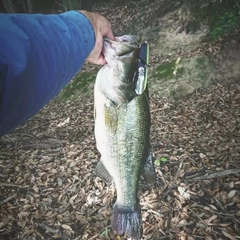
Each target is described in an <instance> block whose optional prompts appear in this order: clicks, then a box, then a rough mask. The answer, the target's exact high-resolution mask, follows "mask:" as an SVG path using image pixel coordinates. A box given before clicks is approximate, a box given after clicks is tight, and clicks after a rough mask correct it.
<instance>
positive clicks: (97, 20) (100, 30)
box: [80, 10, 115, 65]
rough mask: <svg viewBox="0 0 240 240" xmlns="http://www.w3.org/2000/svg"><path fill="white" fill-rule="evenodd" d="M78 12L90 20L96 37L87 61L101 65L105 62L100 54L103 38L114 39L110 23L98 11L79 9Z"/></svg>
mask: <svg viewBox="0 0 240 240" xmlns="http://www.w3.org/2000/svg"><path fill="white" fill-rule="evenodd" d="M80 12H81V13H82V14H84V15H85V16H86V17H87V18H88V19H89V21H90V22H91V24H92V26H93V29H94V32H95V38H96V42H95V46H94V48H93V50H92V52H91V53H90V54H89V56H88V58H87V61H88V62H91V63H95V64H101V65H103V64H105V63H106V60H105V57H104V55H103V54H102V49H103V38H104V37H108V38H110V39H112V40H114V39H115V37H114V34H113V32H112V28H111V23H110V22H109V21H108V20H107V19H106V18H105V17H104V16H102V15H100V14H98V13H92V12H88V11H84V10H81V11H80Z"/></svg>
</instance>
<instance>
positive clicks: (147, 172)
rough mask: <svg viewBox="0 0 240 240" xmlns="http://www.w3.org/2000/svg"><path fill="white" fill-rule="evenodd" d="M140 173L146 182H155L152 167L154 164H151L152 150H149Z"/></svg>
mask: <svg viewBox="0 0 240 240" xmlns="http://www.w3.org/2000/svg"><path fill="white" fill-rule="evenodd" d="M142 175H143V178H144V180H145V181H146V182H147V183H148V184H153V183H155V182H156V173H155V168H154V164H153V154H152V151H149V154H148V158H147V161H146V163H145V165H144V168H143V170H142Z"/></svg>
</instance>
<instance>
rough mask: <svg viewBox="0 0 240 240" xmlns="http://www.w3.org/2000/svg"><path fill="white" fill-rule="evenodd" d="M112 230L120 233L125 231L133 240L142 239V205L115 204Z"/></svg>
mask: <svg viewBox="0 0 240 240" xmlns="http://www.w3.org/2000/svg"><path fill="white" fill-rule="evenodd" d="M112 230H114V231H115V232H116V233H117V234H119V235H122V234H124V233H125V234H126V235H127V236H128V237H130V238H131V239H132V240H140V239H141V238H142V233H143V229H142V216H141V208H140V205H139V204H136V205H135V206H133V207H123V206H118V205H117V204H115V205H114V206H113V214H112Z"/></svg>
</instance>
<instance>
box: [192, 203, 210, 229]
mask: <svg viewBox="0 0 240 240" xmlns="http://www.w3.org/2000/svg"><path fill="white" fill-rule="evenodd" d="M188 209H189V210H190V212H192V213H193V214H194V215H195V216H197V218H198V219H199V220H200V221H201V222H202V223H203V224H204V225H205V226H206V227H207V224H206V223H205V222H204V221H203V220H202V219H201V218H200V217H199V216H198V215H197V214H196V213H195V212H194V211H193V210H192V209H191V208H188Z"/></svg>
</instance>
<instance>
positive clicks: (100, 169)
mask: <svg viewBox="0 0 240 240" xmlns="http://www.w3.org/2000/svg"><path fill="white" fill-rule="evenodd" d="M95 174H96V175H97V176H98V177H99V178H101V179H102V180H103V181H104V182H105V183H107V184H111V183H112V182H113V178H112V176H111V175H110V173H109V172H108V171H107V169H106V168H105V166H104V165H103V162H102V161H101V160H100V161H99V162H98V164H97V166H96V168H95Z"/></svg>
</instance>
